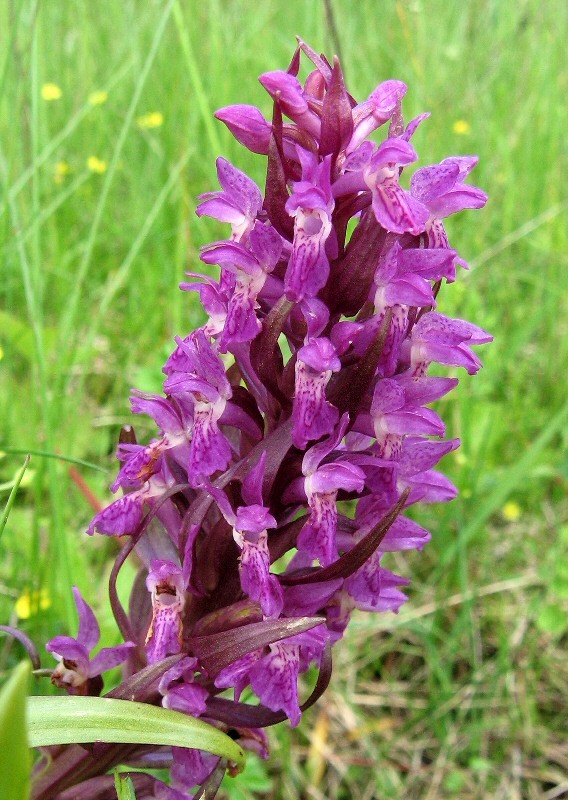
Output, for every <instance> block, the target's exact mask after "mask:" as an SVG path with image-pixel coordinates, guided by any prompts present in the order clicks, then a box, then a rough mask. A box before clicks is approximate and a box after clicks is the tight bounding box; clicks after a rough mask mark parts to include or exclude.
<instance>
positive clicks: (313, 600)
mask: <svg viewBox="0 0 568 800" xmlns="http://www.w3.org/2000/svg"><path fill="white" fill-rule="evenodd" d="M301 57H307V58H308V59H309V60H310V61H311V62H312V65H313V69H312V71H311V72H310V74H309V75H308V77H307V79H306V81H305V82H304V83H301V82H300V80H299V78H298V74H299V67H300V59H301ZM260 81H261V84H262V86H263V87H264V88H265V89H266V91H267V92H268V96H269V98H270V99H271V102H272V106H273V113H272V118H271V120H268V119H267V118H266V117H265V116H264V114H263V113H262V112H261V111H260V110H259V109H256V108H254V107H251V106H247V105H237V106H229V107H227V108H224V109H221V110H220V111H219V112H217V117H218V118H219V119H220V120H221V121H223V122H224V123H225V124H226V125H227V127H228V128H229V130H230V131H231V132H232V133H233V134H234V135H235V137H236V138H237V140H238V141H239V142H240V143H241V144H243V145H244V146H245V147H247V148H248V149H249V150H251V151H252V152H254V153H257V154H261V155H262V156H265V157H267V162H268V163H267V179H266V191H265V193H264V195H263V193H262V192H261V190H260V189H259V187H258V186H257V185H256V183H255V182H254V181H252V180H251V179H250V178H249V177H248V176H247V175H246V174H245V173H243V172H241V171H240V170H239V169H238V168H237V167H236V166H234V165H232V164H231V163H230V162H229V161H227V160H226V159H225V158H222V157H220V158H219V159H218V160H217V174H218V179H219V183H220V186H221V189H220V190H218V191H210V192H207V193H206V194H204V195H202V196H201V198H200V203H199V205H198V207H197V215H198V216H210V217H212V218H214V219H216V220H218V221H220V222H222V223H225V224H226V225H228V226H230V228H229V229H228V230H227V238H226V240H221V241H216V242H213V243H212V244H209V245H206V246H204V247H202V249H201V260H202V261H203V262H204V263H205V264H207V265H208V266H213V267H215V266H218V267H219V270H220V271H219V274H218V277H217V278H216V277H212V276H211V275H208V276H200V275H198V274H197V273H194V272H192V273H189V275H190V277H191V278H192V279H195V280H192V281H190V282H186V283H182V289H184V290H189V291H192V292H196V293H197V295H198V297H199V299H200V301H201V305H202V308H203V318H204V320H205V321H204V322H203V324H202V325H201V326H200V327H198V328H197V329H196V330H193V331H190V332H188V333H186V334H185V335H184V336H179V337H176V339H175V349H174V350H173V352H172V354H171V356H170V357H169V359H168V360H167V362H166V364H165V366H164V370H163V371H164V373H165V381H164V394H163V396H151V395H143V394H140V393H134V395H133V399H132V409H133V411H134V413H137V414H146V415H149V416H150V417H151V418H152V419H153V420H154V422H155V423H156V426H157V428H158V433H157V435H156V437H155V438H154V439H152V440H151V441H150V443H149V444H147V445H144V444H139V443H137V441H136V439H135V437H134V436H132V435H129V436H128V437H125V438H124V440H123V441H122V442H121V444H120V446H119V449H118V453H117V455H118V458H119V460H120V462H121V464H122V466H121V468H120V471H119V474H118V477H117V479H116V481H115V482H114V484H113V485H112V490H113V491H115V492H118V491H122V492H123V494H122V496H120V497H119V498H118V499H115V501H114V502H113V503H111V504H110V505H109V506H108V507H107V508H106V509H104V510H103V511H101V512H100V513H99V514H97V516H96V517H95V519H94V520H93V522H92V523H91V525H90V527H89V533H90V534H94V533H100V534H103V535H105V536H127V537H128V540H127V544H126V545H125V546H124V548H123V551H122V552H121V555H120V556H119V557H118V560H117V562H116V565H115V569H114V570H113V574H112V578H111V602H112V606H113V611H114V614H115V617H116V619H117V622H118V624H119V627H120V630H121V632H122V634H123V636H124V638H125V640H126V643H125V644H124V645H120V646H119V647H117V648H110V650H107V651H104V650H103V651H101V653H100V654H99V655H98V656H96V657H95V658H94V659H93V660H92V661H91V660H89V659H90V656H89V653H90V650H91V649H92V648H93V646H94V645H95V643H96V641H97V640H98V627H97V626H96V621H95V620H94V617H93V615H92V612H91V611H90V609H89V608H88V606H87V605H86V603H85V602H84V601H83V600H82V598H81V596H80V595H79V593H78V591H77V590H75V599H76V603H77V608H78V611H79V617H80V630H79V635H78V637H77V639H76V640H73V639H70V638H69V637H56V638H55V639H53V640H52V641H51V642H50V644H49V645H48V649H49V650H50V651H51V652H53V653H54V654H56V657H57V658H58V660H59V662H60V663H59V665H58V667H57V668H56V670H55V672H54V678H53V680H54V682H55V683H56V684H57V685H58V686H60V687H62V688H67V690H68V691H70V692H77V691H81V692H85V693H89V692H90V691H91V690H92V685H91V683H90V681H91V680H92V678H93V677H95V676H97V675H99V674H100V673H101V672H102V671H104V669H106V668H109V667H110V666H114V665H116V664H117V663H119V662H121V661H124V660H125V659H127V658H128V662H127V675H128V676H136V675H137V674H139V673H140V672H141V671H143V670H144V669H145V668H146V667H147V665H152V669H153V672H152V675H153V676H154V677H155V676H156V675H158V676H159V680H158V682H157V683H156V681H155V680H154V683H153V684H151V685H150V683H148V685H147V686H146V685H142V684H141V686H142V688H140V691H139V694H138V699H142V700H143V701H144V702H150V703H162V704H163V706H164V707H166V708H173V709H176V710H178V711H181V712H183V713H185V714H189V715H191V716H194V717H200V718H201V719H204V720H206V721H208V722H211V723H212V724H214V725H216V726H217V727H218V728H220V729H222V730H224V731H231V735H232V736H233V738H237V737H238V739H239V741H240V742H241V744H242V746H243V747H248V748H249V749H252V750H255V751H256V752H259V753H261V754H262V755H263V756H267V745H266V740H265V734H264V732H263V729H264V728H266V727H267V726H268V725H271V724H274V723H276V722H280V721H282V720H283V719H286V718H288V719H289V721H290V723H291V724H292V725H298V724H299V723H300V720H301V717H302V713H303V711H305V710H306V709H307V708H309V706H310V705H312V703H314V702H315V701H316V700H317V698H318V697H319V696H320V695H321V693H322V692H323V690H324V689H325V686H326V685H327V682H328V681H329V676H330V671H331V649H332V647H333V646H335V645H336V644H337V643H338V642H339V640H340V639H341V638H342V636H343V633H344V631H345V629H346V628H347V625H348V623H349V620H350V618H351V616H352V614H353V613H354V612H355V611H357V610H360V611H380V612H386V611H392V612H395V613H396V612H397V611H398V610H399V608H400V607H401V605H402V604H403V603H404V602H405V601H406V599H407V596H406V594H405V593H403V591H402V589H401V587H406V586H408V584H409V581H408V580H407V579H406V578H404V577H403V576H399V575H396V574H394V573H393V572H391V571H390V570H389V569H388V566H386V565H385V563H386V562H388V558H389V555H388V554H389V553H390V552H393V551H397V550H408V549H417V550H421V549H422V548H423V547H424V546H425V544H426V543H427V542H428V540H429V539H430V536H431V534H430V532H429V531H427V530H426V529H425V528H423V527H422V526H420V525H419V524H418V523H417V522H415V521H414V520H413V519H410V518H409V517H407V516H405V510H406V509H408V508H409V507H410V506H413V505H414V504H417V503H434V502H445V501H448V500H450V499H452V497H454V496H455V494H456V489H455V487H454V486H453V484H452V483H451V482H450V481H449V480H448V479H447V478H446V477H445V476H444V475H443V474H442V473H440V472H438V471H436V470H435V467H436V465H437V464H438V462H439V460H440V459H441V458H442V456H444V455H446V454H447V453H450V452H451V451H452V450H454V449H455V448H456V447H458V445H459V441H458V440H457V439H455V438H453V439H452V438H450V439H444V438H443V437H444V436H445V435H446V429H445V424H444V422H443V420H442V419H441V417H440V416H439V415H438V413H437V412H436V411H434V410H433V409H431V408H429V405H430V403H432V402H434V401H436V400H438V399H439V398H441V397H442V396H444V395H445V394H446V393H448V392H449V391H451V390H452V389H453V388H454V387H455V386H456V384H457V378H455V377H435V376H431V375H428V370H429V367H430V365H431V364H437V365H444V366H451V367H457V368H464V369H465V370H466V372H468V373H469V374H475V373H476V372H477V371H478V370H479V368H480V367H481V362H480V360H479V358H478V356H477V355H476V354H475V353H474V350H473V349H472V348H474V347H476V346H477V345H480V344H484V343H486V342H489V341H491V338H492V337H491V335H490V334H488V333H487V332H486V331H484V330H483V329H482V328H480V327H478V326H477V325H474V324H472V323H470V322H466V321H465V320H460V319H451V318H450V317H447V316H445V315H444V314H443V313H441V312H440V311H439V310H438V308H439V306H440V304H441V300H442V299H443V291H442V289H443V288H444V287H445V286H446V285H449V284H451V283H452V282H453V281H454V280H455V279H456V265H464V264H465V262H464V261H463V260H462V259H461V258H460V257H459V256H458V254H457V251H456V250H455V249H452V248H451V247H450V246H449V243H448V239H447V234H446V231H445V229H444V227H443V223H442V220H443V219H444V218H445V217H446V216H448V215H449V214H452V213H455V212H457V211H460V210H462V209H465V208H479V207H481V206H482V205H483V204H484V203H485V200H486V196H485V194H484V193H483V191H482V190H480V189H478V188H476V187H473V186H471V185H469V184H467V183H466V182H465V181H466V178H467V177H468V175H469V173H470V172H471V170H472V169H473V167H474V166H475V163H476V158H475V157H463V156H462V157H459V158H449V159H446V160H445V161H442V162H441V164H437V165H433V166H426V167H422V168H420V169H418V170H417V171H416V172H414V175H413V177H412V178H411V179H410V182H408V181H407V180H406V175H405V170H406V168H407V167H409V166H410V165H413V164H414V163H415V162H416V161H417V160H418V154H417V152H416V150H415V149H414V146H413V145H412V144H411V143H410V139H411V138H412V136H413V135H414V134H415V132H416V130H417V128H418V126H419V125H420V124H421V123H422V122H423V121H424V120H425V119H426V118H427V116H428V115H427V114H422V115H420V116H419V117H417V118H416V119H414V120H412V121H411V122H409V123H408V124H407V125H405V123H404V119H403V114H402V100H403V98H404V96H405V94H406V92H407V87H406V85H405V84H404V83H402V82H401V81H396V80H390V81H386V82H383V83H380V84H379V85H378V86H377V88H376V89H375V90H374V91H373V92H371V93H370V95H369V96H368V99H367V100H364V101H363V102H362V103H357V102H356V101H355V100H353V98H352V96H351V95H350V94H349V93H348V92H347V90H346V88H345V85H344V80H343V74H342V70H341V65H340V63H339V60H338V59H337V58H336V59H335V60H334V62H333V64H330V63H329V62H328V61H327V60H326V59H325V57H323V56H320V55H318V54H317V53H315V52H314V51H313V50H312V49H311V48H310V47H309V46H308V45H307V44H306V43H304V42H302V41H300V43H299V45H298V48H297V50H296V52H295V54H294V56H293V58H292V61H291V64H290V66H289V67H288V69H287V70H278V71H273V72H269V73H265V74H264V75H262V76H261V77H260ZM285 117H286V118H287V119H288V121H284V118H285ZM381 128H382V129H383V134H384V135H383V140H382V141H381V142H380V143H378V144H376V143H375V142H373V141H371V140H369V139H368V137H369V135H370V134H374V133H376V132H377V131H378V130H380V129H381ZM132 551H135V552H136V554H137V557H138V560H139V562H140V563H141V564H142V573H141V579H140V580H137V582H136V585H135V587H134V589H133V592H132V598H131V601H130V605H129V609H128V611H126V610H125V609H124V608H123V607H122V605H121V603H120V600H119V598H118V594H117V591H116V585H115V584H116V577H117V574H118V572H119V570H120V568H121V566H122V564H123V563H124V560H125V559H126V558H127V557H128V555H129V554H130V553H131V552H132ZM383 562H385V563H383ZM311 665H315V667H316V668H317V669H318V670H319V672H320V676H319V679H318V681H317V684H316V688H315V689H314V691H313V692H312V694H311V695H310V696H309V697H308V698H306V699H302V696H301V694H302V692H301V689H300V688H299V683H298V681H299V677H300V675H301V674H302V673H304V672H305V671H306V670H307V669H308V668H309V667H310V666H311ZM144 674H145V673H144ZM227 690H231V691H230V696H227V695H226V692H227ZM245 691H246V692H247V695H246V696H247V698H248V697H250V696H251V695H255V696H256V702H254V703H252V704H249V703H248V702H243V700H242V697H243V695H244V693H245ZM136 755H137V759H136V763H137V765H140V764H144V763H146V764H147V765H149V766H151V765H152V763H155V760H156V759H158V758H162V759H163V756H164V753H163V751H159V752H155V753H153V752H150V751H148V750H146V751H144V752H143V753H137V754H136ZM167 757H168V759H169V762H168V763H169V764H170V766H171V787H169V788H168V787H166V786H165V785H163V784H159V785H158V784H156V786H157V788H156V794H155V796H156V797H172V798H176V800H179V799H180V798H182V797H188V798H190V797H192V796H193V794H192V793H193V791H194V789H195V787H196V786H199V785H201V786H205V787H208V792H209V793H208V794H207V796H210V797H212V796H213V794H214V786H217V785H218V778H217V775H218V770H219V769H220V767H219V764H220V762H219V758H218V757H217V756H211V755H210V754H207V753H205V752H203V751H201V750H184V749H183V748H175V747H174V748H171V749H170V750H169V751H168V753H167ZM120 758H121V756H120V754H118V755H117V759H118V760H117V762H116V763H128V759H127V758H126V756H124V757H123V758H122V760H120ZM125 759H126V760H125ZM51 768H52V769H53V770H54V774H56V773H57V758H55V759H54V761H53V765H52V767H51ZM81 774H82V776H85V775H87V778H89V779H94V778H96V773H93V772H91V773H89V774H88V771H83V772H82V773H81ZM82 779H83V780H86V778H85V777H83V778H82ZM215 781H217V783H215ZM89 791H90V789H87V788H85V789H84V792H83V794H81V797H84V798H88V797H90V796H91V795H90V794H89ZM95 791H96V781H95V782H94V783H93V784H92V792H93V795H92V796H93V797H94V796H95V794H94V792H95ZM203 791H205V790H203ZM200 796H201V795H200Z"/></svg>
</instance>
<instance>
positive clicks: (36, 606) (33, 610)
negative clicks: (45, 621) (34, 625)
mask: <svg viewBox="0 0 568 800" xmlns="http://www.w3.org/2000/svg"><path fill="white" fill-rule="evenodd" d="M50 605H51V598H50V596H49V593H48V591H47V589H40V591H39V592H38V591H34V592H28V591H27V590H26V591H25V592H24V593H23V594H22V595H20V597H18V599H17V600H16V614H17V615H18V617H19V618H20V619H29V618H30V617H31V616H32V614H37V612H38V611H45V610H46V609H47V608H49V607H50Z"/></svg>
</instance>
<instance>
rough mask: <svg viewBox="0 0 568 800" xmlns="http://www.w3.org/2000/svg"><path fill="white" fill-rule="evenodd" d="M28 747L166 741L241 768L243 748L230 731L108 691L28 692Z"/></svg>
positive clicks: (163, 743) (167, 743)
mask: <svg viewBox="0 0 568 800" xmlns="http://www.w3.org/2000/svg"><path fill="white" fill-rule="evenodd" d="M28 737H29V741H30V745H31V746H32V747H43V746H47V745H56V744H79V743H88V742H95V741H101V742H113V743H119V744H120V743H125V744H151V745H169V746H174V747H189V748H195V749H198V750H206V751H208V752H210V753H213V754H214V755H218V756H221V757H222V758H227V759H228V760H229V761H232V762H234V763H235V764H236V765H237V767H238V769H239V770H241V769H243V768H244V764H245V755H244V752H243V750H242V749H241V748H240V747H239V745H238V744H236V742H234V741H233V740H232V739H231V738H230V737H229V736H227V735H226V734H224V733H223V732H222V731H220V730H218V729H217V728H214V727H212V726H211V725H208V724H207V723H206V722H203V721H202V720H200V719H195V717H190V716H189V715H187V714H182V713H181V712H179V711H172V710H170V709H166V708H162V707H161V706H152V705H149V704H148V703H137V702H133V701H130V700H115V699H111V698H108V697H72V696H69V697H30V698H28Z"/></svg>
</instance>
